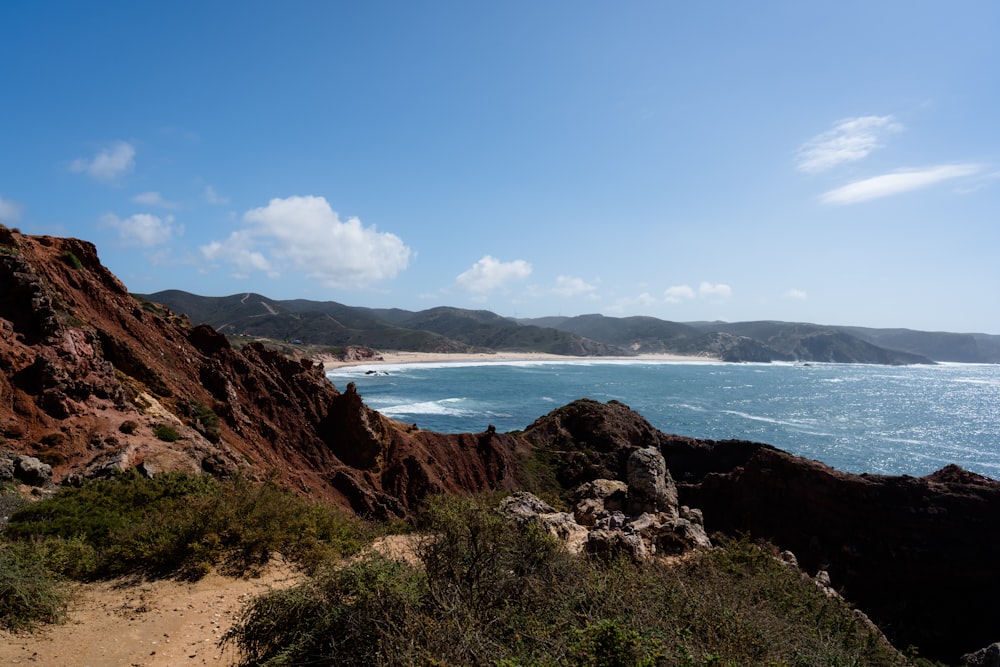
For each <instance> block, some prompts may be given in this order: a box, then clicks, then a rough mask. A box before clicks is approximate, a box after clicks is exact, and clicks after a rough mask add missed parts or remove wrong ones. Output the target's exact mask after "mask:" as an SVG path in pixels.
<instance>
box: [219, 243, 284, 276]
mask: <svg viewBox="0 0 1000 667" xmlns="http://www.w3.org/2000/svg"><path fill="white" fill-rule="evenodd" d="M253 244H254V241H253V238H252V237H251V236H250V235H249V234H247V233H246V232H233V233H232V234H230V235H229V238H228V239H226V240H225V241H224V242H222V241H212V242H211V243H209V244H208V245H204V246H202V247H201V254H202V255H204V256H205V258H206V259H209V260H219V261H222V262H226V263H227V264H232V265H233V267H234V268H235V275H236V276H237V277H238V278H248V277H249V276H250V273H251V271H264V272H265V273H267V274H268V275H269V276H271V277H272V278H273V277H275V276H277V275H278V273H277V271H275V270H274V268H273V267H272V266H271V263H270V262H269V261H268V260H267V258H266V257H265V256H264V255H263V253H261V252H259V251H256V250H253Z"/></svg>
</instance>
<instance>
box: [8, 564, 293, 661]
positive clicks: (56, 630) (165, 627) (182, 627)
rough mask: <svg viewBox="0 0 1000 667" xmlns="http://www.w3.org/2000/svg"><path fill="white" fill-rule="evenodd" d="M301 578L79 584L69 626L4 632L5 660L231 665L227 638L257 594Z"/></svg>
mask: <svg viewBox="0 0 1000 667" xmlns="http://www.w3.org/2000/svg"><path fill="white" fill-rule="evenodd" d="M298 580H299V575H297V574H295V573H294V572H293V571H292V570H291V569H290V568H287V567H282V566H272V567H270V568H269V569H268V571H267V572H266V573H265V574H264V576H262V577H260V578H258V579H249V580H248V579H232V578H229V577H222V576H219V575H217V574H210V575H208V576H207V577H205V578H204V579H202V580H201V581H198V582H195V583H184V582H177V581H152V582H148V581H147V582H129V581H124V580H117V581H110V582H99V583H95V584H87V585H80V586H78V588H77V589H76V590H77V595H76V598H75V599H74V601H73V603H72V604H71V606H70V610H69V615H68V618H67V620H66V623H64V624H62V625H56V626H50V627H46V628H43V629H41V630H38V631H37V632H35V633H32V634H16V635H12V634H9V633H5V632H0V665H53V666H55V665H69V666H71V667H117V666H119V665H122V666H124V667H133V666H135V667H138V666H140V665H141V666H142V667H161V666H162V667H167V666H168V665H170V666H173V665H214V666H221V665H231V664H233V661H234V660H235V658H236V655H235V653H234V652H233V651H232V650H231V649H230V650H227V651H226V652H225V653H224V652H223V651H222V650H221V649H220V648H219V646H218V644H217V642H218V640H219V637H221V636H222V634H223V633H224V632H225V631H226V630H227V629H229V627H230V626H231V625H232V623H233V621H234V620H235V618H236V615H237V614H238V612H239V611H240V609H241V608H242V607H243V604H244V603H245V602H247V601H248V600H249V599H250V598H251V597H253V596H255V595H259V594H261V593H263V592H265V591H267V590H269V589H273V588H284V587H287V586H289V585H292V584H294V583H295V582H296V581H298Z"/></svg>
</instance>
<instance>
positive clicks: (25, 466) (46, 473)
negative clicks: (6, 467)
mask: <svg viewBox="0 0 1000 667" xmlns="http://www.w3.org/2000/svg"><path fill="white" fill-rule="evenodd" d="M14 477H16V478H17V479H18V480H20V481H21V482H22V483H24V484H27V485H28V486H38V487H42V486H47V485H49V484H51V483H52V466H50V465H49V464H48V463H42V462H41V461H39V460H38V459H36V458H35V457H34V456H24V455H22V456H18V457H17V459H16V464H15V466H14Z"/></svg>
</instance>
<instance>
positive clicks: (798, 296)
mask: <svg viewBox="0 0 1000 667" xmlns="http://www.w3.org/2000/svg"><path fill="white" fill-rule="evenodd" d="M784 296H785V298H786V299H795V300H797V301H805V300H806V299H807V298H809V295H808V294H806V291H805V290H800V289H790V290H788V291H787V292H785V295H784Z"/></svg>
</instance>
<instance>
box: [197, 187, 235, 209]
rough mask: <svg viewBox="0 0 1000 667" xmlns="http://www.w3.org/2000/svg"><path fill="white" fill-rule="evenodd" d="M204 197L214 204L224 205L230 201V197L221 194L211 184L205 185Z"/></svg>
mask: <svg viewBox="0 0 1000 667" xmlns="http://www.w3.org/2000/svg"><path fill="white" fill-rule="evenodd" d="M202 197H204V198H205V201H206V202H208V203H209V204H212V205H213V206H224V205H226V204H228V203H229V197H226V196H225V195H221V194H219V193H218V192H217V191H216V189H215V188H214V187H212V186H211V185H206V186H205V191H204V192H203V193H202Z"/></svg>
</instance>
